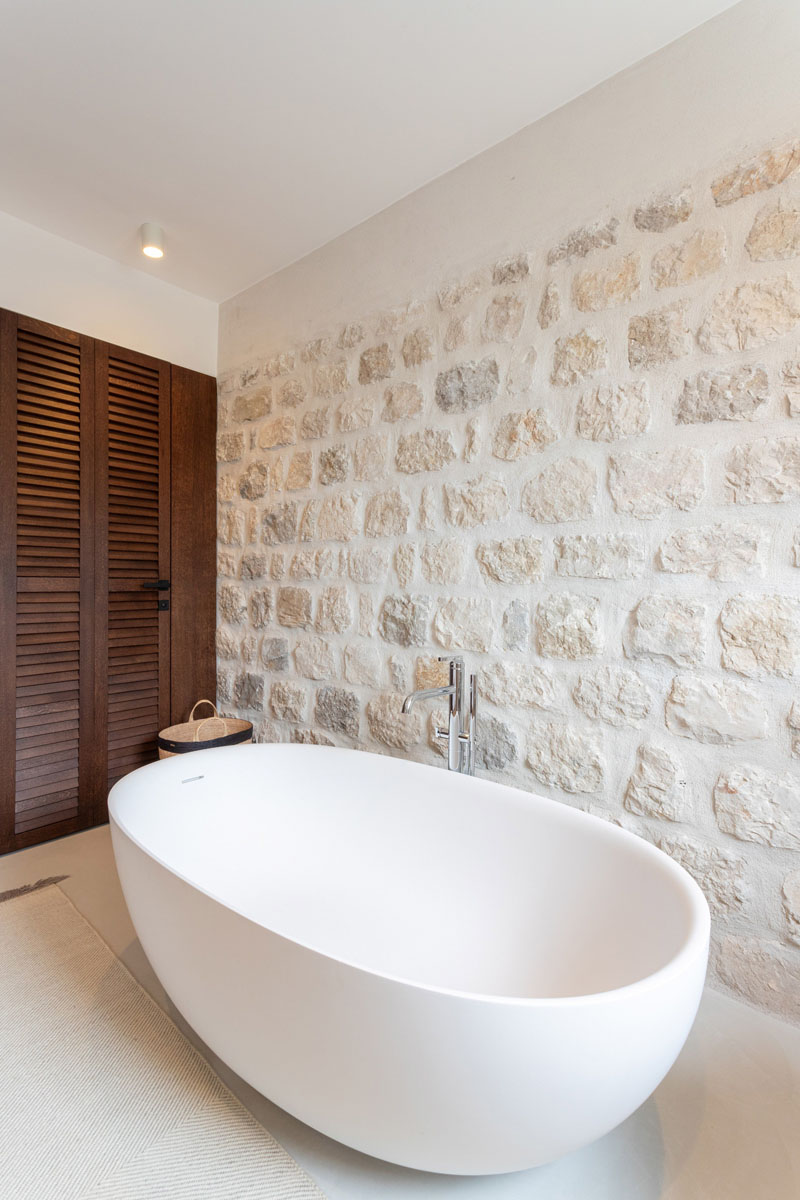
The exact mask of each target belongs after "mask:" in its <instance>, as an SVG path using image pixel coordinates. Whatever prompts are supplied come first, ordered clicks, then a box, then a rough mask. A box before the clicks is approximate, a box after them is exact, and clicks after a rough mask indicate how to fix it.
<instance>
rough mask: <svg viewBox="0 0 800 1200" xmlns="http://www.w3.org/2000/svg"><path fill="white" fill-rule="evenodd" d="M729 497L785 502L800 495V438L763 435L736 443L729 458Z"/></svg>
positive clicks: (746, 501)
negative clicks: (750, 440)
mask: <svg viewBox="0 0 800 1200" xmlns="http://www.w3.org/2000/svg"><path fill="white" fill-rule="evenodd" d="M725 484H726V490H727V494H728V499H729V500H732V501H733V502H734V503H735V504H782V503H784V502H785V501H787V500H794V499H795V498H796V497H797V496H800V438H797V437H785V438H774V439H772V438H761V439H759V440H758V441H757V442H750V443H748V444H747V445H742V446H734V448H733V450H731V452H730V454H729V455H728V457H727V459H726V461H725Z"/></svg>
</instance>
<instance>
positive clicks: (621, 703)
mask: <svg viewBox="0 0 800 1200" xmlns="http://www.w3.org/2000/svg"><path fill="white" fill-rule="evenodd" d="M572 699H573V700H574V701H575V703H576V704H577V706H578V708H579V709H580V710H581V712H583V713H585V714H586V716H587V717H591V718H592V720H593V721H605V722H606V724H608V725H630V726H632V727H633V728H638V727H639V726H641V725H642V724H643V722H644V720H645V718H646V717H647V715H648V713H649V712H650V707H651V705H652V702H653V698H652V695H651V694H650V689H649V688H648V687H647V685H646V684H645V682H644V680H642V679H641V678H640V676H638V675H637V674H636V672H635V671H629V670H627V669H626V668H624V667H609V666H604V667H596V668H595V669H594V670H592V671H586V672H584V673H583V674H581V675H579V677H578V682H577V684H576V685H575V687H574V688H573V691H572Z"/></svg>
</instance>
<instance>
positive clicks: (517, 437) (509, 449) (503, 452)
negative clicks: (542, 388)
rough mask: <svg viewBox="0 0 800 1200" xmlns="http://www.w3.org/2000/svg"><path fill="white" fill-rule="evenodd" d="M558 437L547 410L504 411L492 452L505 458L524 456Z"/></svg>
mask: <svg viewBox="0 0 800 1200" xmlns="http://www.w3.org/2000/svg"><path fill="white" fill-rule="evenodd" d="M557 439H558V432H557V431H556V430H555V429H554V428H553V426H552V424H551V422H550V419H549V418H548V416H547V413H546V412H545V411H544V409H542V408H535V409H528V410H527V411H525V412H513V413H507V414H506V415H505V416H504V417H501V419H500V421H499V423H498V425H497V428H496V429H495V434H494V439H493V441H492V454H493V455H494V457H495V458H500V459H503V460H504V461H505V462H514V461H516V459H518V458H524V457H525V456H526V455H528V454H533V453H535V452H536V451H537V450H543V449H544V447H545V446H550V445H552V443H553V442H555V441H556V440H557Z"/></svg>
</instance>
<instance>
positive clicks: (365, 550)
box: [348, 546, 389, 583]
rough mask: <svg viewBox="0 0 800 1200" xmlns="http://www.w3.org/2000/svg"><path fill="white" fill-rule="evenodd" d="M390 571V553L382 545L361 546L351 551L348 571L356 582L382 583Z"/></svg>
mask: <svg viewBox="0 0 800 1200" xmlns="http://www.w3.org/2000/svg"><path fill="white" fill-rule="evenodd" d="M388 571H389V554H388V551H386V550H384V549H383V547H382V546H359V547H358V548H357V549H355V550H351V551H350V556H349V559H348V573H349V575H350V578H351V579H352V580H354V581H355V582H356V583H382V582H383V581H384V579H385V578H386V576H387V574H388Z"/></svg>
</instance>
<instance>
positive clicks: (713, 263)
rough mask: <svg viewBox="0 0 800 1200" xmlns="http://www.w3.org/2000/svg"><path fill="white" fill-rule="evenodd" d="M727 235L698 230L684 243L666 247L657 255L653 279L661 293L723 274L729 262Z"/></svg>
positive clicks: (720, 232) (652, 268)
mask: <svg viewBox="0 0 800 1200" xmlns="http://www.w3.org/2000/svg"><path fill="white" fill-rule="evenodd" d="M725 258H726V245H725V234H724V233H723V232H722V230H721V229H698V230H696V231H695V232H694V233H693V234H691V235H690V236H689V237H687V238H684V240H683V241H682V242H673V244H672V245H671V246H664V247H662V249H661V250H659V251H658V252H657V253H656V254H654V255H653V261H652V263H651V265H650V280H651V282H652V284H653V287H655V288H657V289H658V290H660V289H661V288H668V287H681V286H682V285H683V284H686V283H694V281H695V280H696V279H703V278H705V276H706V275H713V274H714V272H715V271H719V269H720V267H721V266H722V265H723V263H724V262H725Z"/></svg>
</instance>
